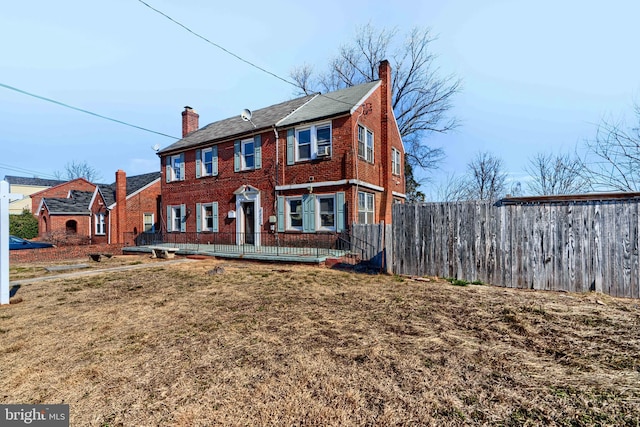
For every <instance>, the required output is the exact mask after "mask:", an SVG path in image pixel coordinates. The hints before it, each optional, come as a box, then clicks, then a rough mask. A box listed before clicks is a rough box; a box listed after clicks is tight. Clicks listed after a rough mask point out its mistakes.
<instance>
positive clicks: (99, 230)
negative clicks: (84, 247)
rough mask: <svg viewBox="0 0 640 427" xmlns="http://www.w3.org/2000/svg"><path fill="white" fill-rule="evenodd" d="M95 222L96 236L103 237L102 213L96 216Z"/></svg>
mask: <svg viewBox="0 0 640 427" xmlns="http://www.w3.org/2000/svg"><path fill="white" fill-rule="evenodd" d="M95 220H96V235H104V234H105V226H104V214H103V213H98V214H96V216H95Z"/></svg>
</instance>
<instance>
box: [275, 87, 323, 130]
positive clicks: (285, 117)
mask: <svg viewBox="0 0 640 427" xmlns="http://www.w3.org/2000/svg"><path fill="white" fill-rule="evenodd" d="M318 96H320V93H316V94H315V95H314V96H313V97H311V98H309V100H308V101H307V102H305V103H304V104H302V105H301V106H299V107H298V108H296V109H295V110H293V111H292V112H290V113H289V114H287V115H286V116H284V117H283V118H281V119H280V120H278V121H277V122H276V123H275V124H274V126H275V127H278V126H279V125H280V123H282V122H283V121H285V120H287V118H288V117H290V116H291V115H292V114H293V113H295V112H296V111H298V110H299V109H301V108H303V107H304V106H305V105H307V104H308V103H310V102H311V101H313V100H314V99H316V98H317V97H318Z"/></svg>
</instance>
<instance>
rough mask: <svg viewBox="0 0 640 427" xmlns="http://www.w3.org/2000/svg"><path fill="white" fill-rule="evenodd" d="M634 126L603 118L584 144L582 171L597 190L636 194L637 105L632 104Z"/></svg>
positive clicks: (639, 158)
mask: <svg viewBox="0 0 640 427" xmlns="http://www.w3.org/2000/svg"><path fill="white" fill-rule="evenodd" d="M634 112H635V119H636V120H637V124H636V125H635V126H632V127H629V126H627V125H626V124H625V123H624V121H623V120H619V121H614V120H606V119H603V120H602V121H601V123H600V124H599V126H598V129H597V131H596V136H595V138H594V139H593V140H587V141H585V144H584V149H585V150H584V155H583V158H582V159H581V162H582V167H583V170H584V171H585V174H586V176H587V177H588V179H589V180H590V181H591V183H592V186H593V187H594V188H598V189H605V190H617V191H640V105H639V104H637V103H636V104H635V105H634Z"/></svg>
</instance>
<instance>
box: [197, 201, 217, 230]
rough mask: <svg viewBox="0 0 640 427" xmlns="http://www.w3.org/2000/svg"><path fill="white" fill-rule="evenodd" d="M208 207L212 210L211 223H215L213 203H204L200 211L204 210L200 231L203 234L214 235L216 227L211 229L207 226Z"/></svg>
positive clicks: (201, 215) (201, 214) (201, 216)
mask: <svg viewBox="0 0 640 427" xmlns="http://www.w3.org/2000/svg"><path fill="white" fill-rule="evenodd" d="M207 207H209V208H211V222H212V223H213V219H214V215H213V202H211V203H202V204H201V205H200V209H201V210H202V211H201V213H200V221H201V223H200V230H201V231H203V232H209V233H213V229H214V227H213V226H212V227H209V226H208V225H207V216H206V215H205V214H206V212H207Z"/></svg>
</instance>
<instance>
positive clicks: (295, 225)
mask: <svg viewBox="0 0 640 427" xmlns="http://www.w3.org/2000/svg"><path fill="white" fill-rule="evenodd" d="M287 205H288V206H287V207H288V209H287V210H288V215H287V229H289V230H302V198H300V197H296V198H288V199H287Z"/></svg>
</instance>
